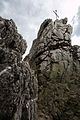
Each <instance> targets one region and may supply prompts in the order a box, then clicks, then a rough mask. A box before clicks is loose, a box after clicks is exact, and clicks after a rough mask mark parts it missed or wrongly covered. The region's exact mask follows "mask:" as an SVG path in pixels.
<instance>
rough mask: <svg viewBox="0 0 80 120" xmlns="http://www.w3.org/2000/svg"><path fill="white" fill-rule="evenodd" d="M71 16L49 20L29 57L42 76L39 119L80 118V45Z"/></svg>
mask: <svg viewBox="0 0 80 120" xmlns="http://www.w3.org/2000/svg"><path fill="white" fill-rule="evenodd" d="M71 33H72V27H71V26H70V25H68V24H67V18H64V19H61V20H56V21H54V22H53V21H52V20H51V19H47V20H45V21H44V22H43V23H42V25H41V27H40V30H39V32H38V36H37V39H35V40H34V41H33V45H32V48H31V50H30V53H29V55H28V56H27V57H26V58H25V61H26V60H27V59H28V60H29V63H30V66H31V68H32V69H33V70H34V71H35V74H36V76H37V79H38V86H39V90H38V120H79V119H80V47H79V46H72V45H71Z"/></svg>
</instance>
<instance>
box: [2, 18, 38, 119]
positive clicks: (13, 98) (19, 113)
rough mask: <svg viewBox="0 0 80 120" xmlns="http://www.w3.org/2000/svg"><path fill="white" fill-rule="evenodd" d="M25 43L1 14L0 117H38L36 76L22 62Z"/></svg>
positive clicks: (14, 27)
mask: <svg viewBox="0 0 80 120" xmlns="http://www.w3.org/2000/svg"><path fill="white" fill-rule="evenodd" d="M26 47H27V46H26V42H25V40H24V39H23V38H22V36H21V35H20V34H19V33H18V32H17V28H16V25H15V23H14V22H13V20H7V19H3V18H1V17H0V120H37V105H36V101H37V79H36V78H35V76H34V73H33V71H31V69H30V67H29V64H28V62H26V63H24V62H23V61H22V55H23V54H24V52H25V50H26Z"/></svg>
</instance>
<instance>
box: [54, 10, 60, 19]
mask: <svg viewBox="0 0 80 120" xmlns="http://www.w3.org/2000/svg"><path fill="white" fill-rule="evenodd" d="M53 12H54V13H55V15H56V20H57V18H59V16H58V14H57V10H55V11H53Z"/></svg>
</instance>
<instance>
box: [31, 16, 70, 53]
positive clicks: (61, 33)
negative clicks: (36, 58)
mask: <svg viewBox="0 0 80 120" xmlns="http://www.w3.org/2000/svg"><path fill="white" fill-rule="evenodd" d="M67 22H68V19H67V18H66V17H65V18H64V19H60V20H58V19H56V20H55V21H54V22H53V21H52V19H46V20H45V21H44V22H43V23H42V24H41V26H40V30H39V32H38V35H37V39H36V40H34V41H33V45H32V48H31V50H30V55H34V54H35V55H40V54H41V53H42V52H45V51H47V50H54V49H60V48H62V49H63V48H64V49H70V47H71V34H72V26H71V25H70V24H67Z"/></svg>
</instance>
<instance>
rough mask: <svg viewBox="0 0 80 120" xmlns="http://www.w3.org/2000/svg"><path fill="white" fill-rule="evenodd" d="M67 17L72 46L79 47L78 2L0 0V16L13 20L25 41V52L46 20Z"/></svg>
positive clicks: (79, 20) (79, 9) (79, 2)
mask: <svg viewBox="0 0 80 120" xmlns="http://www.w3.org/2000/svg"><path fill="white" fill-rule="evenodd" d="M53 10H57V11H58V15H59V17H60V18H64V17H68V23H69V24H71V25H72V26H73V34H72V44H73V45H74V44H76V45H80V0H0V16H2V17H4V18H8V19H13V20H14V22H15V23H16V25H17V28H18V31H19V33H20V34H21V35H22V36H23V38H24V39H26V41H27V45H28V48H27V52H26V53H28V52H29V50H30V48H31V44H32V41H33V40H34V39H35V38H36V36H37V32H38V30H39V27H40V25H41V23H42V22H43V21H44V20H45V19H46V18H51V19H53V21H54V20H55V15H54V13H53Z"/></svg>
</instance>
